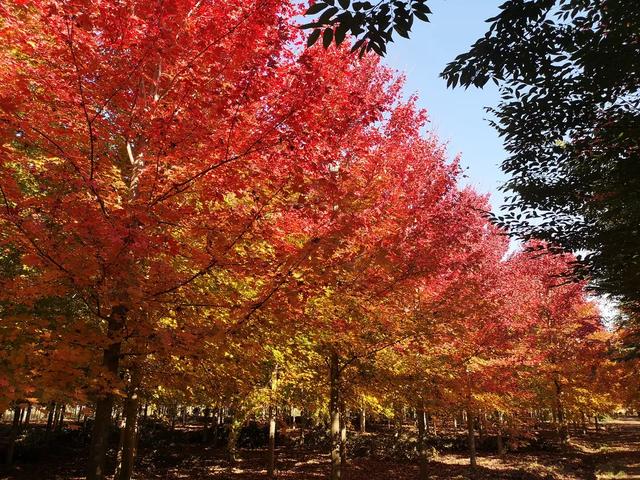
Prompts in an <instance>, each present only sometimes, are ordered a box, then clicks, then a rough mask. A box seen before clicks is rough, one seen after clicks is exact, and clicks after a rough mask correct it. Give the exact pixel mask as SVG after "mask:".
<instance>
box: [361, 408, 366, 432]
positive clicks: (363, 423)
mask: <svg viewBox="0 0 640 480" xmlns="http://www.w3.org/2000/svg"><path fill="white" fill-rule="evenodd" d="M366 432H367V409H366V408H365V406H364V405H363V406H362V408H361V409H360V433H366Z"/></svg>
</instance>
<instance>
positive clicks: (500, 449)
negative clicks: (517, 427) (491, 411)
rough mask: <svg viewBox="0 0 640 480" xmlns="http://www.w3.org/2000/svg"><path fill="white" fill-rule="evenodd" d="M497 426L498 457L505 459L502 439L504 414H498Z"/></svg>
mask: <svg viewBox="0 0 640 480" xmlns="http://www.w3.org/2000/svg"><path fill="white" fill-rule="evenodd" d="M496 424H497V428H498V433H497V443H498V456H500V457H504V454H505V449H504V441H503V439H502V413H500V412H496Z"/></svg>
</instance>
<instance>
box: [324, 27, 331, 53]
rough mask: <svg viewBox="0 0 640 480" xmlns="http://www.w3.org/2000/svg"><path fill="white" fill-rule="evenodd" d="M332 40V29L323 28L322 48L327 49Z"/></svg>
mask: <svg viewBox="0 0 640 480" xmlns="http://www.w3.org/2000/svg"><path fill="white" fill-rule="evenodd" d="M332 40H333V29H332V28H325V30H324V33H323V34H322V46H323V47H324V48H329V45H331V41H332Z"/></svg>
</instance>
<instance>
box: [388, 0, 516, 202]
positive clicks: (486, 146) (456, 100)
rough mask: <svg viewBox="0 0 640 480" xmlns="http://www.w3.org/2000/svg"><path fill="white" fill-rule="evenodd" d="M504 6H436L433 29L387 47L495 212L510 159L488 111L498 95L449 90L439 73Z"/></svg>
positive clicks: (485, 2) (459, 2)
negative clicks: (504, 164) (502, 167)
mask: <svg viewBox="0 0 640 480" xmlns="http://www.w3.org/2000/svg"><path fill="white" fill-rule="evenodd" d="M503 2H504V0H431V1H430V2H428V5H429V7H430V8H431V10H432V11H433V15H432V16H431V22H430V23H424V22H419V21H416V22H415V23H414V27H413V31H412V32H411V39H410V40H405V39H403V38H400V37H397V35H396V37H397V38H398V39H397V40H395V43H392V44H390V45H388V46H387V50H388V54H387V57H386V58H385V59H384V63H386V64H387V65H389V66H391V67H393V68H395V69H397V70H399V71H401V72H403V73H405V75H406V77H407V84H406V87H405V88H406V92H407V94H411V93H417V94H418V97H419V99H420V106H422V107H424V108H426V109H427V111H428V112H429V116H430V118H431V125H430V129H431V130H433V131H435V132H436V133H437V134H438V136H439V137H440V138H441V139H442V140H443V141H445V142H447V143H448V146H449V147H448V148H449V153H450V155H451V156H454V155H456V154H458V153H460V154H461V155H462V166H463V167H464V168H465V174H466V175H467V178H465V179H464V180H463V182H464V183H466V184H469V185H473V186H474V187H475V188H476V189H477V190H478V191H479V192H481V193H489V194H491V204H492V207H493V210H494V211H496V210H497V208H498V207H499V206H500V205H501V204H502V203H503V198H504V196H503V194H502V193H501V192H499V191H498V187H499V186H500V185H501V184H502V183H503V181H504V179H505V176H504V175H503V174H502V173H501V171H500V163H501V162H502V160H503V159H504V158H505V156H506V153H505V151H504V149H503V148H502V141H501V139H500V138H499V137H498V134H497V132H496V131H495V130H494V129H493V128H492V127H490V126H489V124H488V122H487V120H486V118H487V116H488V114H487V113H486V112H485V111H484V108H483V107H485V106H495V105H496V104H497V103H498V100H499V98H498V93H497V89H496V88H495V86H494V85H493V84H491V85H489V84H487V85H486V86H485V87H484V89H482V90H480V89H475V88H469V89H468V90H464V89H462V88H457V89H455V90H451V89H447V88H446V83H445V82H444V80H442V79H441V78H439V76H438V75H439V73H440V72H441V71H442V70H443V69H444V67H445V66H446V64H447V63H448V62H449V61H451V60H453V59H454V58H455V56H456V55H458V54H459V53H463V52H466V51H467V50H468V49H469V47H470V46H471V44H472V43H474V42H475V41H476V40H477V39H478V38H479V37H481V36H482V35H483V34H484V33H485V32H486V31H487V28H488V24H487V23H485V20H486V19H487V18H490V17H493V16H495V15H496V14H497V13H498V12H499V8H498V7H499V5H500V4H502V3H503Z"/></svg>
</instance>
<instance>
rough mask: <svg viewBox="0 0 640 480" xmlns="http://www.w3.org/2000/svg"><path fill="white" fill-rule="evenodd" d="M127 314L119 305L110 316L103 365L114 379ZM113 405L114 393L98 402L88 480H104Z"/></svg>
mask: <svg viewBox="0 0 640 480" xmlns="http://www.w3.org/2000/svg"><path fill="white" fill-rule="evenodd" d="M126 312H127V310H126V307H124V306H123V305H119V306H117V307H114V308H113V309H112V311H111V315H110V316H109V324H108V329H107V336H108V338H109V340H110V342H111V343H110V344H109V345H108V346H107V348H105V349H104V352H103V358H102V365H103V367H104V368H105V369H106V371H107V373H108V374H109V375H110V376H111V377H112V378H113V379H116V378H118V369H119V365H120V348H121V345H122V344H121V340H120V335H121V333H122V328H123V327H124V321H125V315H126ZM113 403H114V396H113V394H112V393H107V394H105V395H103V396H102V397H101V398H100V399H98V401H97V402H96V413H95V420H94V423H93V431H92V433H91V447H90V449H89V464H88V469H87V480H103V479H104V474H105V472H104V469H105V461H106V456H107V448H108V447H109V432H110V427H111V412H112V410H113Z"/></svg>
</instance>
